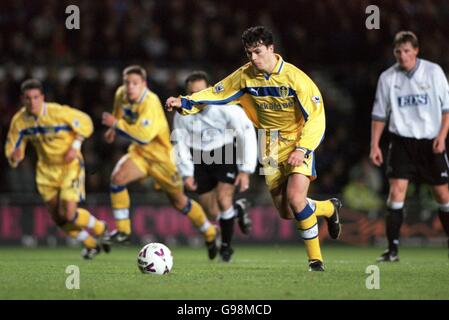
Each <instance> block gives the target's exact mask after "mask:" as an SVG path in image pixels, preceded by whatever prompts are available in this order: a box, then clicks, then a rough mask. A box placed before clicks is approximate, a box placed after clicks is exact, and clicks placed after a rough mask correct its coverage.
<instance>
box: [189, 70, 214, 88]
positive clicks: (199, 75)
mask: <svg viewBox="0 0 449 320" xmlns="http://www.w3.org/2000/svg"><path fill="white" fill-rule="evenodd" d="M200 80H204V81H205V82H206V85H207V86H209V85H210V81H209V76H208V74H207V73H206V72H204V71H193V72H192V73H191V74H189V76H188V77H187V78H186V81H185V82H184V84H185V86H186V87H187V85H188V84H189V82H195V81H200Z"/></svg>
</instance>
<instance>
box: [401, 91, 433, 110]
mask: <svg viewBox="0 0 449 320" xmlns="http://www.w3.org/2000/svg"><path fill="white" fill-rule="evenodd" d="M397 99H398V106H399V107H400V108H405V107H418V106H425V105H427V104H429V99H430V98H429V96H428V95H427V93H426V94H409V95H406V96H399V97H398V98H397Z"/></svg>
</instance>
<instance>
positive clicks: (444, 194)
mask: <svg viewBox="0 0 449 320" xmlns="http://www.w3.org/2000/svg"><path fill="white" fill-rule="evenodd" d="M432 191H433V194H434V197H435V200H436V201H437V202H438V205H439V210H438V217H439V218H440V221H441V225H442V226H443V229H444V232H445V233H446V236H447V237H448V238H449V188H448V185H447V184H443V185H438V186H432ZM448 247H449V239H448Z"/></svg>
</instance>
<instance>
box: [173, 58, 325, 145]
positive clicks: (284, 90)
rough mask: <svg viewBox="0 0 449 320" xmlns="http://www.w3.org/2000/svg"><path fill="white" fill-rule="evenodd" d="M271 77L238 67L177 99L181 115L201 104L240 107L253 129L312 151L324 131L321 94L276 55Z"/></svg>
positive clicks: (253, 69) (312, 84)
mask: <svg viewBox="0 0 449 320" xmlns="http://www.w3.org/2000/svg"><path fill="white" fill-rule="evenodd" d="M276 57H277V59H278V61H277V64H276V66H275V68H274V70H273V72H272V73H271V74H264V73H262V72H260V71H258V70H257V69H255V68H254V67H253V66H252V65H251V63H247V64H246V65H244V66H242V67H240V68H239V69H238V70H236V71H235V72H233V73H232V74H231V75H229V76H228V77H226V78H225V79H223V80H222V81H220V82H218V83H217V84H215V86H213V87H211V88H208V89H205V90H203V91H200V92H197V93H194V94H192V95H191V96H185V97H181V101H182V109H181V110H180V112H182V114H191V113H196V112H198V111H199V108H201V105H207V104H230V103H235V102H236V101H237V102H238V103H240V104H241V105H242V107H243V108H244V109H245V112H246V113H247V115H248V117H249V118H250V119H251V121H252V122H253V123H254V125H255V126H256V127H257V128H260V129H266V130H270V131H271V130H278V133H279V134H280V138H281V139H282V138H284V139H287V140H293V141H295V143H296V146H297V147H302V148H305V149H307V150H308V153H310V152H312V151H313V150H315V149H316V148H317V147H318V145H319V144H320V142H321V140H322V139H323V136H324V131H325V126H326V125H325V115H324V106H323V99H322V97H321V93H320V91H319V90H318V87H317V86H316V85H315V83H314V82H313V81H312V80H311V79H310V78H309V77H308V76H307V75H306V74H305V73H304V72H303V71H301V70H300V69H298V68H297V67H295V66H294V65H292V64H290V63H287V62H285V61H284V60H283V59H282V57H281V56H280V55H277V54H276Z"/></svg>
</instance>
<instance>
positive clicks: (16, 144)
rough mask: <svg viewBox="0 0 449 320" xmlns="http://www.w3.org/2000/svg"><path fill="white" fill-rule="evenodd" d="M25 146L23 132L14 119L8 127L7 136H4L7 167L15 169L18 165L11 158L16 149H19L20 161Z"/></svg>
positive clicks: (25, 140) (25, 141)
mask: <svg viewBox="0 0 449 320" xmlns="http://www.w3.org/2000/svg"><path fill="white" fill-rule="evenodd" d="M26 145H27V138H26V136H25V132H24V131H23V130H20V127H19V122H18V121H17V118H16V117H14V118H13V119H12V121H11V125H10V127H9V131H8V135H7V136H6V144H5V156H6V158H7V159H8V162H9V165H10V166H11V167H13V168H15V167H17V165H18V163H16V162H13V161H12V160H11V156H12V154H13V152H14V150H15V149H16V148H20V150H21V154H22V159H23V157H24V156H25V149H26Z"/></svg>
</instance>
